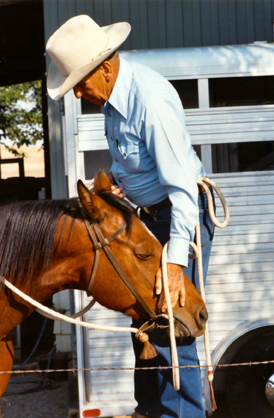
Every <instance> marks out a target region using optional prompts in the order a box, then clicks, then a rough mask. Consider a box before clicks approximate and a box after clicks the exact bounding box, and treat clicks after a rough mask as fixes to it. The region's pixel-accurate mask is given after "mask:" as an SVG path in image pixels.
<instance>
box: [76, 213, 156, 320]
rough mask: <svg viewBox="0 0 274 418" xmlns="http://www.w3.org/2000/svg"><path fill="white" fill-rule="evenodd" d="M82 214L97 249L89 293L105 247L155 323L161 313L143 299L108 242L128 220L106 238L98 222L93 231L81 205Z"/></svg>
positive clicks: (124, 226)
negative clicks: (151, 307)
mask: <svg viewBox="0 0 274 418" xmlns="http://www.w3.org/2000/svg"><path fill="white" fill-rule="evenodd" d="M80 209H81V215H82V218H83V221H84V224H85V226H86V229H87V232H88V235H89V237H90V240H91V242H92V244H93V248H94V250H95V257H94V262H93V266H92V270H91V275H90V279H89V284H88V288H87V291H86V292H87V295H88V296H90V295H91V290H92V286H93V284H94V280H95V277H96V273H97V269H98V265H99V258H100V254H101V250H102V249H103V250H104V252H105V254H106V256H107V257H108V259H109V261H110V263H111V264H112V265H113V267H114V268H115V270H116V272H117V273H118V274H119V276H120V278H121V279H122V280H123V282H124V284H125V285H126V286H127V288H128V289H129V290H130V292H131V293H132V294H133V296H134V297H135V298H136V300H137V301H138V302H139V303H140V305H141V306H142V307H143V309H144V310H145V311H146V312H147V314H148V315H149V316H150V318H151V320H152V322H153V323H155V321H156V319H157V318H159V315H156V313H155V312H154V311H153V310H152V309H150V307H149V306H148V304H147V303H146V301H145V300H144V299H143V297H142V296H141V295H140V293H139V292H138V291H137V290H136V289H135V287H134V285H133V284H132V282H131V281H130V279H129V278H128V276H127V274H126V273H125V272H124V270H123V269H122V267H121V266H120V264H119V262H118V260H117V258H116V257H115V255H114V254H113V252H112V251H111V249H110V248H109V246H108V244H109V243H111V242H112V241H114V240H115V238H116V237H117V236H118V235H119V234H121V232H122V231H124V229H125V228H126V221H124V222H123V223H122V225H121V226H120V227H119V228H118V229H117V231H115V232H114V233H113V234H112V235H110V236H109V237H107V238H104V236H103V234H102V231H101V229H100V227H99V225H98V223H97V222H92V226H93V228H94V231H95V233H94V232H93V230H92V228H91V226H90V223H89V220H88V218H87V216H86V213H85V211H84V209H83V208H82V207H81V208H80Z"/></svg>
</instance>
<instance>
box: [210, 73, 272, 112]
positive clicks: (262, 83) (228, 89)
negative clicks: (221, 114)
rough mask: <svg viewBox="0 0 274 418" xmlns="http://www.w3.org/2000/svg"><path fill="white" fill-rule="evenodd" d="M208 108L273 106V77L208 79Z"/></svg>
mask: <svg viewBox="0 0 274 418" xmlns="http://www.w3.org/2000/svg"><path fill="white" fill-rule="evenodd" d="M209 92H210V93H209V94H210V107H223V106H252V105H266V104H274V77H273V76H265V77H234V78H215V79H209Z"/></svg>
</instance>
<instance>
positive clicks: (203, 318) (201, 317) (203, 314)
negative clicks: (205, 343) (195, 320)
mask: <svg viewBox="0 0 274 418" xmlns="http://www.w3.org/2000/svg"><path fill="white" fill-rule="evenodd" d="M207 319H208V314H207V310H206V309H205V308H202V309H201V310H200V312H199V324H200V325H201V326H202V327H204V326H205V324H206V321H207Z"/></svg>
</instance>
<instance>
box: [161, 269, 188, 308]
mask: <svg viewBox="0 0 274 418" xmlns="http://www.w3.org/2000/svg"><path fill="white" fill-rule="evenodd" d="M167 277H168V288H169V294H170V299H171V305H172V307H174V306H175V305H176V304H177V302H178V300H179V305H180V306H184V304H185V298H186V293H185V282H184V273H183V267H182V266H179V265H178V264H172V263H167ZM162 280H163V278H162V268H159V270H158V272H157V274H156V284H155V293H156V295H160V298H159V301H158V308H159V309H160V310H161V311H162V312H165V311H166V310H167V304H166V300H165V294H164V289H163V282H162Z"/></svg>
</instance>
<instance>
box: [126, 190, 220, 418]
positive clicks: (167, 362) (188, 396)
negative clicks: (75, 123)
mask: <svg viewBox="0 0 274 418" xmlns="http://www.w3.org/2000/svg"><path fill="white" fill-rule="evenodd" d="M198 203H199V219H200V227H201V243H202V255H203V274H204V281H205V279H206V275H207V270H208V263H209V256H210V251H211V245H212V239H213V234H214V225H213V223H212V221H211V219H210V217H209V213H208V202H207V197H206V194H205V193H201V194H199V201H198ZM140 217H141V219H142V220H143V221H144V222H145V224H146V225H147V227H148V228H149V229H150V230H151V231H152V232H153V233H154V235H155V236H156V237H157V238H158V239H159V241H160V242H161V244H162V245H164V244H165V243H166V242H167V241H168V240H169V231H170V219H171V207H167V208H164V209H162V210H161V211H160V212H159V213H158V215H157V216H156V217H155V216H154V217H151V216H148V215H146V214H145V213H144V212H143V211H141V216H140ZM184 272H185V274H186V275H187V276H188V278H189V279H190V280H192V282H193V283H194V284H195V286H196V287H197V288H198V290H199V283H198V270H197V261H196V260H191V259H189V265H188V267H187V268H185V269H184ZM133 326H135V327H138V326H140V324H139V323H138V321H133ZM132 340H133V348H134V352H135V356H136V363H135V367H157V366H162V367H163V366H171V358H170V341H169V338H168V337H167V336H166V335H165V332H164V330H156V331H153V332H152V333H151V334H150V341H151V342H152V343H153V345H154V346H155V348H156V350H157V352H158V353H159V355H158V356H157V357H155V358H154V359H151V360H140V359H139V354H140V352H141V350H142V348H143V345H142V344H141V343H140V342H139V341H137V340H136V338H135V337H134V336H133V338H132ZM177 351H178V357H179V365H180V366H186V365H199V360H198V356H197V350H196V340H195V339H194V338H191V337H189V338H186V339H179V338H178V339H177ZM134 380H135V399H136V401H137V403H138V405H137V407H136V412H138V413H139V414H141V415H144V416H147V417H150V418H159V417H162V418H166V417H174V418H177V417H178V418H204V417H205V411H204V407H203V401H202V385H201V374H200V369H199V368H198V367H197V368H190V369H187V368H186V369H180V390H179V391H175V390H174V388H173V382H172V370H171V369H166V370H159V369H157V370H155V369H154V370H153V369H152V370H135V374H134Z"/></svg>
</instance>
